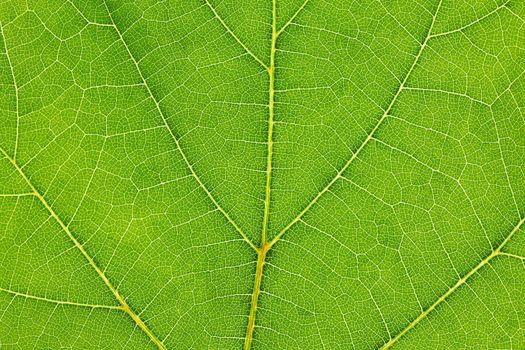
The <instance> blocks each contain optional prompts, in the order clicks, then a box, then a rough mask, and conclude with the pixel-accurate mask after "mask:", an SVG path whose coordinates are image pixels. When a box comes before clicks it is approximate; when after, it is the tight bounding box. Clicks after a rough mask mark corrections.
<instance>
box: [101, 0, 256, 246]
mask: <svg viewBox="0 0 525 350" xmlns="http://www.w3.org/2000/svg"><path fill="white" fill-rule="evenodd" d="M104 4H105V5H106V9H107V11H108V14H109V17H110V19H111V23H112V26H113V28H114V29H115V31H116V32H117V35H118V36H119V39H120V41H121V42H122V43H123V45H124V47H125V49H126V51H127V53H128V55H129V57H130V58H131V60H132V61H133V63H134V65H135V68H136V69H137V72H138V74H139V76H140V78H141V79H142V82H143V84H144V87H145V88H146V90H147V92H148V95H149V97H150V98H151V100H152V101H153V103H154V104H155V107H156V109H157V111H158V112H159V115H160V117H161V118H162V122H163V123H164V126H165V127H166V129H167V130H168V132H169V133H170V135H171V138H172V139H173V141H174V142H175V145H176V146H177V150H178V151H179V153H180V155H181V157H182V159H183V160H184V163H185V164H186V166H187V167H188V169H189V171H190V172H191V175H192V176H193V177H194V178H195V180H196V181H197V183H198V184H199V186H200V187H201V188H202V190H203V191H204V192H205V193H206V195H207V196H208V198H209V199H210V200H211V202H212V203H213V204H214V205H215V207H216V208H217V209H218V210H219V211H220V212H221V213H222V215H224V217H225V218H226V219H227V220H228V222H229V223H230V224H231V225H232V226H233V227H234V228H235V230H236V231H237V232H239V234H240V235H241V236H242V238H243V239H244V240H245V241H246V243H248V245H249V246H250V247H251V248H252V249H254V250H255V251H257V247H256V246H255V245H254V244H253V242H252V241H251V240H250V239H249V238H248V236H247V235H246V234H245V233H244V231H243V230H242V229H241V228H240V226H239V225H238V224H237V223H236V222H235V221H234V220H233V219H232V217H231V216H230V215H229V214H228V213H227V212H226V210H224V209H223V208H222V206H221V205H220V204H219V203H218V202H217V200H216V199H215V197H214V196H213V195H212V194H211V192H210V190H208V188H207V187H206V186H205V185H204V183H203V182H202V181H201V179H200V177H199V176H198V175H197V173H196V172H195V169H194V168H193V165H192V164H191V163H190V161H189V160H188V157H187V156H186V154H185V153H184V151H183V150H182V147H181V145H180V142H179V139H178V137H177V136H176V135H175V132H174V131H173V129H172V128H171V127H170V126H169V124H168V120H167V119H166V116H165V114H164V112H163V111H162V109H161V108H160V103H159V100H158V99H157V98H156V97H155V95H153V92H152V91H151V88H150V87H149V84H148V82H147V80H146V78H145V77H144V74H142V70H141V69H140V66H139V64H138V61H137V59H136V58H135V56H134V55H133V54H132V52H131V50H130V48H129V46H128V44H127V43H126V41H125V40H124V37H123V35H122V33H121V31H120V29H119V28H118V26H117V25H116V23H115V20H114V19H113V15H112V14H111V11H110V10H109V8H108V6H107V4H106V1H104Z"/></svg>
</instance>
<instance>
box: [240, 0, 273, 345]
mask: <svg viewBox="0 0 525 350" xmlns="http://www.w3.org/2000/svg"><path fill="white" fill-rule="evenodd" d="M276 1H277V0H272V39H271V47H270V65H269V66H268V67H267V69H266V71H267V72H268V139H267V143H268V150H267V153H268V154H267V158H266V188H265V193H264V214H263V222H262V229H261V246H260V247H259V248H257V265H256V267H255V276H254V283H253V291H252V298H251V304H250V313H249V316H248V326H247V328H246V336H245V338H244V350H249V349H250V348H251V344H252V338H253V331H254V328H255V317H256V315H257V304H258V301H259V294H260V292H261V281H262V277H263V269H264V264H265V260H266V253H267V252H268V250H269V249H270V246H269V245H267V243H266V235H267V231H268V219H269V217H270V195H271V183H272V156H273V124H274V109H275V107H274V105H275V45H276V42H277V37H278V36H279V33H278V32H277V13H276V12H277V11H276Z"/></svg>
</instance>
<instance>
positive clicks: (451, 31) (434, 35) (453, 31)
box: [430, 0, 510, 38]
mask: <svg viewBox="0 0 525 350" xmlns="http://www.w3.org/2000/svg"><path fill="white" fill-rule="evenodd" d="M509 2H510V0H508V1H506V2H504V3H503V4H501V5H499V6H498V7H496V8H495V9H494V10H492V11H490V12H489V13H487V14H486V15H484V16H481V17H480V18H478V19H476V20H475V21H474V22H471V23H469V24H466V25H464V26H462V27H459V28H457V29H454V30H449V31H448V32H443V33H437V34H433V35H431V36H430V37H431V38H437V37H440V36H444V35H448V34H452V33H457V32H461V31H463V30H465V29H467V28H469V27H471V26H473V25H475V24H476V23H479V22H481V21H482V20H484V19H485V18H487V17H489V16H491V15H493V14H494V13H496V12H498V11H499V10H500V9H502V8H504V7H506V5H507V4H508V3H509Z"/></svg>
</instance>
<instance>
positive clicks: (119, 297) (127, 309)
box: [0, 148, 167, 350]
mask: <svg viewBox="0 0 525 350" xmlns="http://www.w3.org/2000/svg"><path fill="white" fill-rule="evenodd" d="M0 153H2V154H3V155H4V157H6V158H7V159H8V160H9V161H10V162H11V164H13V166H14V167H15V169H16V170H17V172H18V173H19V174H20V176H22V178H23V179H24V180H25V182H26V183H27V184H28V185H29V187H30V188H31V190H32V191H33V192H34V194H35V196H36V197H37V198H38V199H39V200H40V202H41V203H42V205H43V206H44V207H45V208H46V209H47V211H48V212H49V214H50V215H51V216H52V217H53V218H54V219H55V221H56V222H57V223H58V224H59V225H60V227H61V228H62V230H64V232H65V233H66V234H67V236H68V237H69V239H70V240H71V241H72V242H73V244H74V245H75V247H77V248H78V250H79V251H80V252H81V253H82V255H83V256H84V258H85V259H86V260H87V261H88V263H89V265H91V267H92V268H93V269H94V270H95V272H96V273H97V274H98V276H99V277H100V278H101V279H102V281H103V282H104V284H105V285H106V286H107V287H108V288H109V290H110V291H111V292H112V293H113V295H114V296H115V298H116V299H117V301H118V302H119V303H120V305H121V309H122V310H123V311H125V312H126V313H127V314H128V315H129V316H130V317H131V318H132V319H133V321H135V323H136V324H137V326H139V328H140V329H141V330H142V331H144V333H146V335H147V336H148V337H149V338H150V339H151V341H152V342H153V343H154V344H155V345H157V347H158V348H159V349H161V350H167V349H166V347H165V346H164V344H163V343H162V342H161V341H160V340H159V338H157V336H156V335H155V334H154V333H153V332H152V331H151V330H150V329H149V327H148V326H147V325H146V324H145V323H144V321H142V319H141V318H140V317H139V316H138V315H137V313H136V312H135V311H133V309H132V308H131V307H130V306H129V305H128V303H127V302H126V300H125V299H124V297H122V295H120V293H119V291H118V290H117V289H116V288H115V287H114V286H113V284H112V283H111V281H110V280H109V279H108V277H107V276H106V275H105V273H104V271H103V270H102V269H101V268H100V267H99V266H98V265H97V263H96V262H95V261H94V260H93V258H92V257H91V255H89V253H88V252H87V251H86V250H85V249H84V247H83V246H82V244H80V242H79V241H78V239H77V238H76V237H75V235H73V233H72V232H71V231H70V230H69V227H68V226H67V225H66V224H65V223H64V221H63V220H62V219H61V218H60V217H59V216H58V214H57V213H56V212H55V211H54V210H53V208H52V207H51V206H50V205H49V203H48V202H47V201H46V199H45V198H44V197H43V196H42V194H40V192H39V191H38V190H37V188H36V187H35V186H34V185H33V183H32V182H31V180H29V178H28V177H27V175H26V174H25V173H24V171H23V170H22V169H21V168H20V167H19V166H18V164H17V163H16V162H15V160H14V159H13V158H11V157H9V155H8V154H7V153H6V152H5V151H4V149H2V148H0Z"/></svg>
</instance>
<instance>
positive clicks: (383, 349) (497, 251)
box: [380, 216, 525, 350]
mask: <svg viewBox="0 0 525 350" xmlns="http://www.w3.org/2000/svg"><path fill="white" fill-rule="evenodd" d="M524 222H525V216H524V217H523V218H522V219H521V220H520V221H519V222H518V224H517V225H516V226H515V227H514V228H513V229H512V231H511V232H510V234H509V235H508V236H507V237H506V238H505V239H504V240H503V242H501V244H500V245H499V246H498V247H497V248H496V249H494V250H493V251H492V252H491V253H490V254H489V255H488V256H487V257H485V258H484V259H483V260H481V261H480V262H479V263H478V264H477V265H476V266H474V267H473V268H472V269H471V270H470V271H469V272H467V273H466V274H465V275H464V276H463V277H461V278H460V279H459V280H458V281H457V282H456V283H455V284H454V285H453V286H452V287H450V288H449V289H448V290H447V291H446V292H445V293H444V294H443V295H441V296H440V297H439V298H438V299H437V300H436V301H435V302H434V303H433V304H432V305H430V307H428V308H427V309H426V310H425V311H423V312H422V313H421V314H419V316H417V317H416V318H415V319H414V320H413V321H412V322H410V323H409V324H408V325H407V326H406V327H405V328H403V330H402V331H401V332H399V333H398V334H397V335H396V336H395V337H393V338H391V339H390V340H389V341H388V342H387V343H385V344H384V345H383V346H382V347H381V348H380V350H386V349H389V348H390V347H391V346H392V345H394V344H395V343H396V342H397V341H398V340H399V339H400V338H401V337H402V336H404V335H405V334H406V333H407V332H408V331H410V330H411V329H412V328H414V327H415V326H416V325H417V324H418V323H419V322H421V320H423V319H424V318H425V317H426V316H427V315H428V314H429V313H431V312H432V311H433V310H434V309H435V308H436V307H437V306H438V305H439V304H441V303H442V302H443V301H445V299H446V298H448V297H449V296H450V295H451V294H452V293H454V292H455V291H456V290H457V289H458V288H459V287H461V286H462V285H463V284H465V283H466V282H467V281H468V280H469V278H470V277H472V275H474V274H475V273H476V272H477V271H478V270H479V269H481V268H482V267H483V266H484V265H486V264H487V263H489V262H490V261H491V260H492V259H493V258H495V257H496V256H498V255H505V256H513V257H516V256H515V255H513V254H510V253H505V252H502V251H501V249H503V247H504V246H505V245H506V244H507V243H508V242H509V241H510V240H511V239H512V237H513V236H514V235H515V234H516V232H518V230H519V229H520V227H521V226H522V225H523V223H524Z"/></svg>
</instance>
